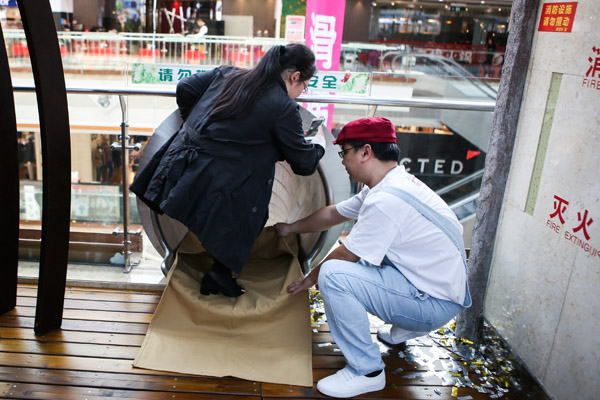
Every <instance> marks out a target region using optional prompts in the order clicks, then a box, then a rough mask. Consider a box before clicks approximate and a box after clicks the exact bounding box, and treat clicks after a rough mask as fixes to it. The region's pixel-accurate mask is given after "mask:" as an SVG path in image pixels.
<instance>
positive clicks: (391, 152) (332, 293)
mask: <svg viewBox="0 0 600 400" xmlns="http://www.w3.org/2000/svg"><path fill="white" fill-rule="evenodd" d="M334 143H335V144H338V145H340V146H341V147H342V149H341V151H340V152H339V155H340V157H341V158H342V164H343V165H344V167H345V168H346V171H348V174H349V175H350V179H351V180H353V181H356V182H360V183H363V184H364V188H363V189H362V190H361V191H360V192H359V193H358V194H357V195H355V196H354V197H352V198H350V199H348V200H345V201H342V202H341V203H339V204H337V205H332V206H327V207H324V208H322V209H320V210H318V211H316V212H315V213H314V214H312V215H310V216H308V217H306V218H304V219H301V220H298V221H296V222H294V223H291V224H285V223H279V224H276V225H275V227H274V229H276V230H277V233H278V234H279V235H280V236H287V235H290V234H298V233H305V232H318V231H322V230H324V229H327V228H329V227H331V226H334V225H337V224H340V223H343V222H345V221H348V220H356V223H355V225H354V227H353V228H352V230H351V232H350V234H349V235H348V237H347V238H346V240H345V241H344V243H343V244H341V245H340V246H339V247H337V248H335V249H334V250H333V251H332V252H331V253H330V254H329V255H328V256H327V257H326V258H325V260H324V261H323V262H322V263H321V264H319V265H318V266H317V267H315V268H314V269H313V270H312V271H311V272H310V274H308V275H307V276H306V277H305V278H304V279H301V280H298V281H296V282H293V283H292V284H291V285H290V286H289V287H288V288H287V290H288V292H289V293H290V294H296V293H299V292H303V291H304V290H306V289H308V288H309V287H311V286H313V285H314V284H316V283H317V282H318V284H319V289H320V290H321V293H322V295H323V300H324V303H325V312H326V314H327V321H328V323H329V327H330V329H331V335H332V336H333V338H334V340H335V342H336V343H337V345H338V346H339V348H340V350H341V351H342V354H343V355H344V357H345V358H346V367H345V368H343V369H341V370H339V371H338V372H337V373H335V374H334V375H331V376H328V377H326V378H324V379H321V380H320V381H319V382H318V383H317V389H318V390H319V391H320V392H321V393H323V394H326V395H328V396H334V397H353V396H357V395H359V394H363V393H367V392H372V391H376V390H381V389H383V388H384V387H385V372H384V367H385V364H384V363H383V361H382V359H381V354H380V351H379V346H378V344H376V343H373V341H372V340H371V333H370V329H369V328H370V324H369V319H368V317H367V312H369V313H371V314H373V315H376V316H378V317H379V318H381V319H382V320H383V321H385V322H386V323H387V325H384V326H383V327H381V328H380V329H379V331H378V333H377V336H378V338H379V340H381V341H383V342H385V343H386V344H388V345H391V346H394V345H402V344H405V342H406V341H407V340H409V339H412V338H415V337H418V336H422V335H426V334H427V333H428V332H430V331H432V330H434V329H437V328H439V327H441V326H443V325H444V324H445V323H447V322H448V321H449V320H450V319H452V318H453V317H454V316H455V315H457V314H458V313H460V312H461V311H462V310H464V309H465V308H466V307H469V306H470V305H471V297H470V295H469V290H468V286H467V274H466V262H465V250H464V245H463V240H462V226H461V224H460V223H459V222H458V219H457V218H456V215H455V214H454V213H453V212H452V210H451V209H450V208H449V207H448V205H447V204H446V203H445V202H444V201H443V200H442V199H441V198H440V197H439V196H438V195H436V194H435V193H434V192H433V191H432V190H431V189H430V188H428V187H427V186H426V185H425V184H423V183H422V182H420V181H419V180H418V179H416V178H415V177H414V176H412V175H410V174H409V173H407V172H406V171H405V169H404V167H403V166H399V165H398V160H399V158H400V150H399V149H398V146H397V145H396V130H395V127H394V125H393V124H392V123H391V122H390V121H389V120H387V119H385V118H380V117H372V118H362V119H359V120H357V121H353V122H350V123H348V124H346V126H344V128H343V129H342V130H341V131H340V133H339V135H338V137H337V139H336V140H335V142H334Z"/></svg>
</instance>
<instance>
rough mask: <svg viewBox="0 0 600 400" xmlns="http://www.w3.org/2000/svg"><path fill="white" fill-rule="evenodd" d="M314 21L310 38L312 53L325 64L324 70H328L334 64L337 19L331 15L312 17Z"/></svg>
mask: <svg viewBox="0 0 600 400" xmlns="http://www.w3.org/2000/svg"><path fill="white" fill-rule="evenodd" d="M310 17H311V18H312V20H313V25H314V26H312V27H311V28H310V38H311V40H312V42H313V45H312V51H313V52H314V53H315V57H316V59H317V62H318V61H322V62H323V68H324V69H326V70H328V69H329V68H331V66H332V63H333V60H332V58H333V45H334V44H335V39H336V36H337V33H336V32H335V17H332V16H329V15H320V14H317V15H315V14H314V13H312V14H311V16H310Z"/></svg>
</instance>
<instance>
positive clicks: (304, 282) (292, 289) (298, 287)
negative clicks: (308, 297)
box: [287, 273, 319, 294]
mask: <svg viewBox="0 0 600 400" xmlns="http://www.w3.org/2000/svg"><path fill="white" fill-rule="evenodd" d="M318 276H319V275H318V274H313V273H310V274H308V275H307V276H306V278H304V279H298V280H297V281H294V282H292V283H290V284H289V286H288V287H287V292H288V293H289V294H296V293H300V292H302V291H304V290H306V289H308V288H309V287H311V286H313V285H315V284H316V283H317V280H318Z"/></svg>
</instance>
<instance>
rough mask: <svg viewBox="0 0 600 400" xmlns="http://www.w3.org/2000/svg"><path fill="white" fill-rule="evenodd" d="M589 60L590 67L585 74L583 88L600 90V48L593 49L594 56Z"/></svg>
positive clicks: (582, 82)
mask: <svg viewBox="0 0 600 400" xmlns="http://www.w3.org/2000/svg"><path fill="white" fill-rule="evenodd" d="M587 60H588V63H589V66H588V69H587V71H586V72H585V78H583V80H582V81H581V86H582V87H586V88H589V89H594V90H600V46H598V47H596V46H594V47H592V56H591V57H588V59H587ZM596 78H598V79H596Z"/></svg>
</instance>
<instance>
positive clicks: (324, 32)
mask: <svg viewBox="0 0 600 400" xmlns="http://www.w3.org/2000/svg"><path fill="white" fill-rule="evenodd" d="M345 11H346V0H327V1H322V0H321V1H319V0H307V2H306V41H305V43H306V45H307V46H308V47H310V48H311V49H312V51H313V52H314V53H315V58H316V64H317V69H318V70H319V71H339V68H340V55H341V50H342V35H343V33H344V13H345ZM315 107H316V108H313V107H310V106H309V107H307V109H308V110H309V111H311V112H312V113H313V114H315V115H316V116H318V117H322V118H325V120H326V124H327V128H329V130H331V126H332V119H333V104H329V105H327V106H323V105H315Z"/></svg>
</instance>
